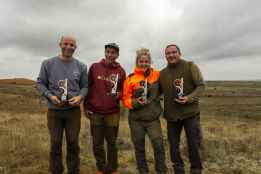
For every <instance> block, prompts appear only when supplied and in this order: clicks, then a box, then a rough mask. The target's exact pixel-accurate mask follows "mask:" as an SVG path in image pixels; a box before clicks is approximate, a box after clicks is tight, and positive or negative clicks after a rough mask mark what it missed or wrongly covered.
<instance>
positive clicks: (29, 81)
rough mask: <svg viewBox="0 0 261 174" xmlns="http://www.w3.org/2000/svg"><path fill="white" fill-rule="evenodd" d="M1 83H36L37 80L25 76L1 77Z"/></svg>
mask: <svg viewBox="0 0 261 174" xmlns="http://www.w3.org/2000/svg"><path fill="white" fill-rule="evenodd" d="M0 84H15V85H34V84H35V81H34V80H30V79H25V78H13V79H0Z"/></svg>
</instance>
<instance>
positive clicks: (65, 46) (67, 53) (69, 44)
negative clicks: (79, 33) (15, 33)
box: [60, 37, 77, 58]
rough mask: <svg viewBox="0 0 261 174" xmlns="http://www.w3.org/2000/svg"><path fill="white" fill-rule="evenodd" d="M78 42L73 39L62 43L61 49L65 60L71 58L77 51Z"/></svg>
mask: <svg viewBox="0 0 261 174" xmlns="http://www.w3.org/2000/svg"><path fill="white" fill-rule="evenodd" d="M76 47H77V46H76V41H75V39H73V38H69V37H68V38H66V37H65V38H63V39H62V40H61V42H60V48H61V51H62V56H63V57H65V58H71V57H72V55H73V53H74V51H75V49H76Z"/></svg>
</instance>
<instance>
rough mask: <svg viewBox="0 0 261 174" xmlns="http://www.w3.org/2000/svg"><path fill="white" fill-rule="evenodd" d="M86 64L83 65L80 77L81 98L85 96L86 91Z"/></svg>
mask: <svg viewBox="0 0 261 174" xmlns="http://www.w3.org/2000/svg"><path fill="white" fill-rule="evenodd" d="M87 72H88V71H87V66H86V65H83V70H82V73H81V78H80V96H81V97H82V99H83V98H85V97H86V95H87V92H88V74H87Z"/></svg>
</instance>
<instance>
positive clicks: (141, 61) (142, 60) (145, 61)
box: [137, 54, 151, 69]
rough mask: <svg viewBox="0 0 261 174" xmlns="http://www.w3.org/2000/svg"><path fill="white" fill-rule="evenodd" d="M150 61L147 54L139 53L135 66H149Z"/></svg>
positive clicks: (142, 67) (145, 67)
mask: <svg viewBox="0 0 261 174" xmlns="http://www.w3.org/2000/svg"><path fill="white" fill-rule="evenodd" d="M150 65H151V61H150V57H149V55H145V54H143V55H140V56H139V57H138V59H137V67H138V68H141V69H147V68H150Z"/></svg>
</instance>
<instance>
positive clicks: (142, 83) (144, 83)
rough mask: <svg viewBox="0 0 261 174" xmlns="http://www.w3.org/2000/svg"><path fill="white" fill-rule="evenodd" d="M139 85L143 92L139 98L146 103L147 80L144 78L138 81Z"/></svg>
mask: <svg viewBox="0 0 261 174" xmlns="http://www.w3.org/2000/svg"><path fill="white" fill-rule="evenodd" d="M140 86H141V87H142V88H143V92H142V94H141V97H140V98H141V100H142V101H143V102H144V103H147V101H148V99H147V97H148V80H147V79H145V80H142V81H141V82H140Z"/></svg>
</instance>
